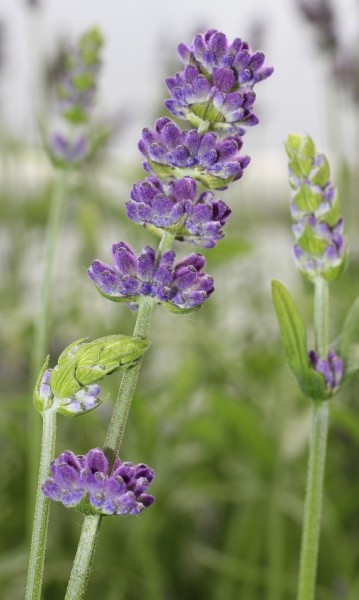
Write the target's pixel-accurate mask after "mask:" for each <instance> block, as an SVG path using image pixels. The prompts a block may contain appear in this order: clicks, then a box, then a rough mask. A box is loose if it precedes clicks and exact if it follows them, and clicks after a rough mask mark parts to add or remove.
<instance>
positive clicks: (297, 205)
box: [286, 134, 347, 281]
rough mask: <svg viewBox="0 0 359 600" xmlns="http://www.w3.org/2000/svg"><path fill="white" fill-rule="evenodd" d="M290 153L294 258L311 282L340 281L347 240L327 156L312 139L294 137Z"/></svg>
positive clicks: (290, 138)
mask: <svg viewBox="0 0 359 600" xmlns="http://www.w3.org/2000/svg"><path fill="white" fill-rule="evenodd" d="M286 150H287V154H288V157H289V182H290V185H291V188H292V203H291V215H292V217H293V220H294V221H295V224H294V225H293V232H294V234H295V237H296V244H295V245H294V258H295V262H296V265H297V267H298V269H299V270H300V271H301V273H302V274H303V275H304V276H305V277H306V278H308V279H310V280H314V279H315V278H317V277H323V278H324V279H326V280H328V281H332V280H334V279H337V278H338V277H339V276H340V274H341V272H342V271H343V268H344V266H345V261H346V254H347V241H346V238H345V236H344V221H343V218H342V217H341V215H340V203H339V195H338V191H337V189H336V188H335V187H334V185H333V184H332V182H331V181H330V169H329V164H328V161H327V159H326V157H325V156H324V155H323V154H317V153H316V149H315V145H314V143H313V140H312V139H311V138H310V137H309V136H302V135H297V134H291V135H289V136H288V139H287V143H286Z"/></svg>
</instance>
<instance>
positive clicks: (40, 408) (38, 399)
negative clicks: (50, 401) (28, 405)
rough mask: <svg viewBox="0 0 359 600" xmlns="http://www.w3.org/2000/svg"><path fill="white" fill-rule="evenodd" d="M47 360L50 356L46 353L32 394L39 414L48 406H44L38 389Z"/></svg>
mask: <svg viewBox="0 0 359 600" xmlns="http://www.w3.org/2000/svg"><path fill="white" fill-rule="evenodd" d="M49 360H50V356H49V355H48V356H47V357H46V360H45V362H44V364H43V366H42V368H41V371H40V373H39V376H38V378H37V381H36V385H35V389H34V395H33V400H34V406H35V408H36V410H38V411H39V413H41V414H42V412H43V410H45V409H46V408H48V406H44V400H43V398H41V397H40V394H39V389H40V385H41V381H42V378H43V376H44V373H45V371H46V369H47V366H48V364H49Z"/></svg>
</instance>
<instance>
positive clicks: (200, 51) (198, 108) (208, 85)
mask: <svg viewBox="0 0 359 600" xmlns="http://www.w3.org/2000/svg"><path fill="white" fill-rule="evenodd" d="M178 52H179V55H180V57H181V59H182V61H183V62H184V64H185V68H184V70H183V71H182V72H180V73H177V74H176V75H175V76H174V77H169V78H168V79H166V84H167V87H168V90H169V92H170V94H171V99H169V100H166V101H165V106H166V108H167V109H168V110H169V111H170V112H171V113H172V114H173V115H175V116H176V117H179V118H181V119H188V120H189V121H190V122H191V123H193V124H198V123H200V122H201V121H207V122H209V123H210V126H211V128H222V129H223V128H224V129H228V130H233V131H236V132H237V133H239V134H240V135H243V134H244V133H245V127H246V126H251V125H256V124H257V123H258V118H257V117H256V116H255V115H254V114H253V113H252V110H251V109H252V106H253V104H254V101H255V94H254V92H253V87H254V86H255V85H256V84H257V83H258V82H260V81H262V80H264V79H267V78H268V77H269V76H270V75H271V74H272V73H273V67H268V66H266V65H265V64H264V62H265V56H264V54H263V53H262V52H252V50H251V48H250V46H249V44H248V43H247V42H243V41H242V40H241V39H239V38H236V39H235V40H233V42H232V43H229V42H228V40H227V38H226V36H225V35H224V34H223V33H220V32H218V31H216V30H215V29H210V30H208V31H207V32H206V33H204V34H200V33H199V34H197V35H195V37H194V38H193V41H192V44H191V45H190V46H187V45H186V44H180V45H179V47H178Z"/></svg>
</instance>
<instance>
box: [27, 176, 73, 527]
mask: <svg viewBox="0 0 359 600" xmlns="http://www.w3.org/2000/svg"><path fill="white" fill-rule="evenodd" d="M66 197H67V174H66V172H61V173H60V175H59V177H58V180H57V182H56V183H55V188H54V194H53V198H52V204H51V209H50V214H49V221H48V225H47V230H46V239H45V248H44V261H45V264H44V272H43V277H42V282H41V290H40V299H39V309H38V313H37V316H36V323H35V332H34V344H33V351H32V355H31V357H32V363H31V385H32V386H33V385H35V382H36V379H37V377H38V374H39V372H40V369H41V367H42V365H43V363H44V360H45V357H46V354H47V340H48V329H49V322H50V316H51V311H50V306H51V296H52V281H53V270H54V262H55V255H56V249H57V246H58V239H59V234H60V230H61V224H62V217H63V212H64V204H65V199H66ZM40 439H41V419H40V417H39V413H38V412H37V411H36V410H34V407H33V405H32V403H31V402H29V413H28V461H29V465H28V519H27V529H28V536H29V537H30V535H31V528H32V515H33V510H34V501H35V493H34V481H35V480H36V477H37V471H38V466H39V446H40Z"/></svg>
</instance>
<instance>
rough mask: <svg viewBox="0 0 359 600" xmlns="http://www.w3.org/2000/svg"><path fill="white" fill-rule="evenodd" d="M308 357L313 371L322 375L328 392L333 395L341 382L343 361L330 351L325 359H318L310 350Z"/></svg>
mask: <svg viewBox="0 0 359 600" xmlns="http://www.w3.org/2000/svg"><path fill="white" fill-rule="evenodd" d="M308 356H309V360H310V362H311V365H312V367H313V369H315V370H316V371H318V373H321V374H322V375H323V377H324V379H325V384H326V388H327V390H328V392H330V394H334V393H335V392H336V391H337V390H338V389H339V387H340V384H341V382H342V380H343V374H344V362H343V359H342V358H340V356H338V354H337V353H336V352H335V350H330V351H329V353H328V357H327V358H326V359H324V358H319V356H318V354H317V353H316V352H315V351H314V350H311V351H310V352H309V354H308Z"/></svg>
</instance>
